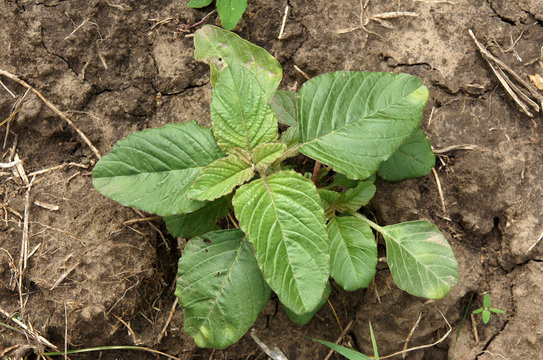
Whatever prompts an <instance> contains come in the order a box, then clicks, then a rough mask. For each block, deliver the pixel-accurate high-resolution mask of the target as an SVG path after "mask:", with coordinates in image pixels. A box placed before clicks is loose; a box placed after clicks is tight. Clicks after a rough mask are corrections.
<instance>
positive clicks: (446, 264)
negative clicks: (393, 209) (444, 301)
mask: <svg viewBox="0 0 543 360" xmlns="http://www.w3.org/2000/svg"><path fill="white" fill-rule="evenodd" d="M378 230H379V232H381V234H382V235H383V237H384V238H385V242H386V247H387V261H388V266H389V268H390V272H391V273H392V278H393V279H394V281H395V282H396V285H398V287H399V288H400V289H402V290H404V291H406V292H408V293H410V294H411V295H415V296H421V297H425V298H428V299H441V298H443V297H445V295H447V294H448V293H449V291H450V289H451V287H452V286H454V285H455V284H456V283H457V281H458V264H457V263H456V259H455V258H454V253H453V251H452V249H451V247H450V245H449V243H448V242H447V240H446V239H445V237H444V236H443V234H441V232H440V231H439V229H438V228H437V227H436V226H435V225H433V224H431V223H429V222H427V221H411V222H405V223H400V224H395V225H389V226H383V227H381V228H379V229H378Z"/></svg>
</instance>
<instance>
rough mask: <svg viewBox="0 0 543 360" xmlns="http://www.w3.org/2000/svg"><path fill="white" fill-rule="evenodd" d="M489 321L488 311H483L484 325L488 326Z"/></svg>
mask: <svg viewBox="0 0 543 360" xmlns="http://www.w3.org/2000/svg"><path fill="white" fill-rule="evenodd" d="M489 321H490V311H488V310H483V322H484V323H485V324H488V322H489Z"/></svg>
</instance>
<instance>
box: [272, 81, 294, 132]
mask: <svg viewBox="0 0 543 360" xmlns="http://www.w3.org/2000/svg"><path fill="white" fill-rule="evenodd" d="M297 101H298V100H297V95H296V93H295V92H293V91H286V90H277V91H276V92H275V94H274V95H273V98H272V101H271V102H270V105H271V107H272V109H273V112H274V113H275V117H276V118H277V121H278V122H279V123H280V124H283V125H288V126H293V127H298V116H297V114H296V112H297V110H296V107H297Z"/></svg>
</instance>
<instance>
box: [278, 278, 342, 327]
mask: <svg viewBox="0 0 543 360" xmlns="http://www.w3.org/2000/svg"><path fill="white" fill-rule="evenodd" d="M331 292H332V286H330V283H329V282H328V283H326V289H325V290H324V295H323V297H322V300H321V302H320V303H319V305H318V306H317V308H316V309H315V310H313V311H310V312H308V313H305V314H302V315H298V314H296V313H295V312H293V311H292V310H290V309H289V308H288V307H286V306H285V305H283V304H281V306H282V307H283V310H284V311H285V314H287V316H288V318H289V319H290V321H292V322H294V323H296V324H298V325H305V324H307V323H308V322H310V321H311V319H313V316H315V314H316V313H317V312H318V311H319V310H320V309H321V308H322V306H323V305H324V304H326V300H327V299H328V298H329V297H330V293H331Z"/></svg>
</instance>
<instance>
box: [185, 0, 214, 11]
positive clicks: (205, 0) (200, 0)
mask: <svg viewBox="0 0 543 360" xmlns="http://www.w3.org/2000/svg"><path fill="white" fill-rule="evenodd" d="M212 1H213V0H190V1H189V2H188V3H187V7H190V8H196V9H199V8H203V7H206V6H208V5H209V4H211V2H212Z"/></svg>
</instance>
